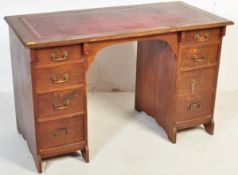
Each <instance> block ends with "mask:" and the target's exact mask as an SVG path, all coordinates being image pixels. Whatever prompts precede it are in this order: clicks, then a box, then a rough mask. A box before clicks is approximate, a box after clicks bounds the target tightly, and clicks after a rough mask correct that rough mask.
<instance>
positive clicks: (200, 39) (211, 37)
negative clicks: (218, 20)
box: [182, 28, 221, 44]
mask: <svg viewBox="0 0 238 175" xmlns="http://www.w3.org/2000/svg"><path fill="white" fill-rule="evenodd" d="M182 35H183V37H182V42H183V43H185V44H186V43H189V44H190V43H191V42H192V43H206V42H217V41H219V40H220V36H221V29H220V28H213V29H205V30H204V29H203V30H194V31H187V32H183V34H182Z"/></svg>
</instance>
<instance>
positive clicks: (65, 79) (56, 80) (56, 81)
mask: <svg viewBox="0 0 238 175" xmlns="http://www.w3.org/2000/svg"><path fill="white" fill-rule="evenodd" d="M68 79H69V74H67V73H65V74H64V76H63V78H62V79H57V77H56V76H52V77H51V81H52V83H54V84H60V83H65V82H67V81H68Z"/></svg>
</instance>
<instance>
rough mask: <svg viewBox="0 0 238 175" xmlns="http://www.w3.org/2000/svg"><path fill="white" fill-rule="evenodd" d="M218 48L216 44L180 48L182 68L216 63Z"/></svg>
mask: <svg viewBox="0 0 238 175" xmlns="http://www.w3.org/2000/svg"><path fill="white" fill-rule="evenodd" d="M218 48H219V45H218V44H217V45H210V46H200V47H194V48H183V49H182V50H181V67H182V69H183V68H185V69H186V68H195V67H198V66H205V65H212V64H217V62H218V60H217V58H218Z"/></svg>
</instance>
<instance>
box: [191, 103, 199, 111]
mask: <svg viewBox="0 0 238 175" xmlns="http://www.w3.org/2000/svg"><path fill="white" fill-rule="evenodd" d="M195 107H196V108H197V109H200V107H201V106H200V104H199V103H191V104H190V105H189V110H190V111H192V110H193V109H194V108H195Z"/></svg>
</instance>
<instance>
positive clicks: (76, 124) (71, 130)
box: [38, 115, 84, 149]
mask: <svg viewBox="0 0 238 175" xmlns="http://www.w3.org/2000/svg"><path fill="white" fill-rule="evenodd" d="M38 125H39V127H38V134H39V141H40V149H47V148H52V147H57V146H62V145H67V144H72V143H77V142H80V141H84V116H83V115H79V116H73V117H71V118H65V119H60V120H52V121H48V122H40V123H38Z"/></svg>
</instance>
